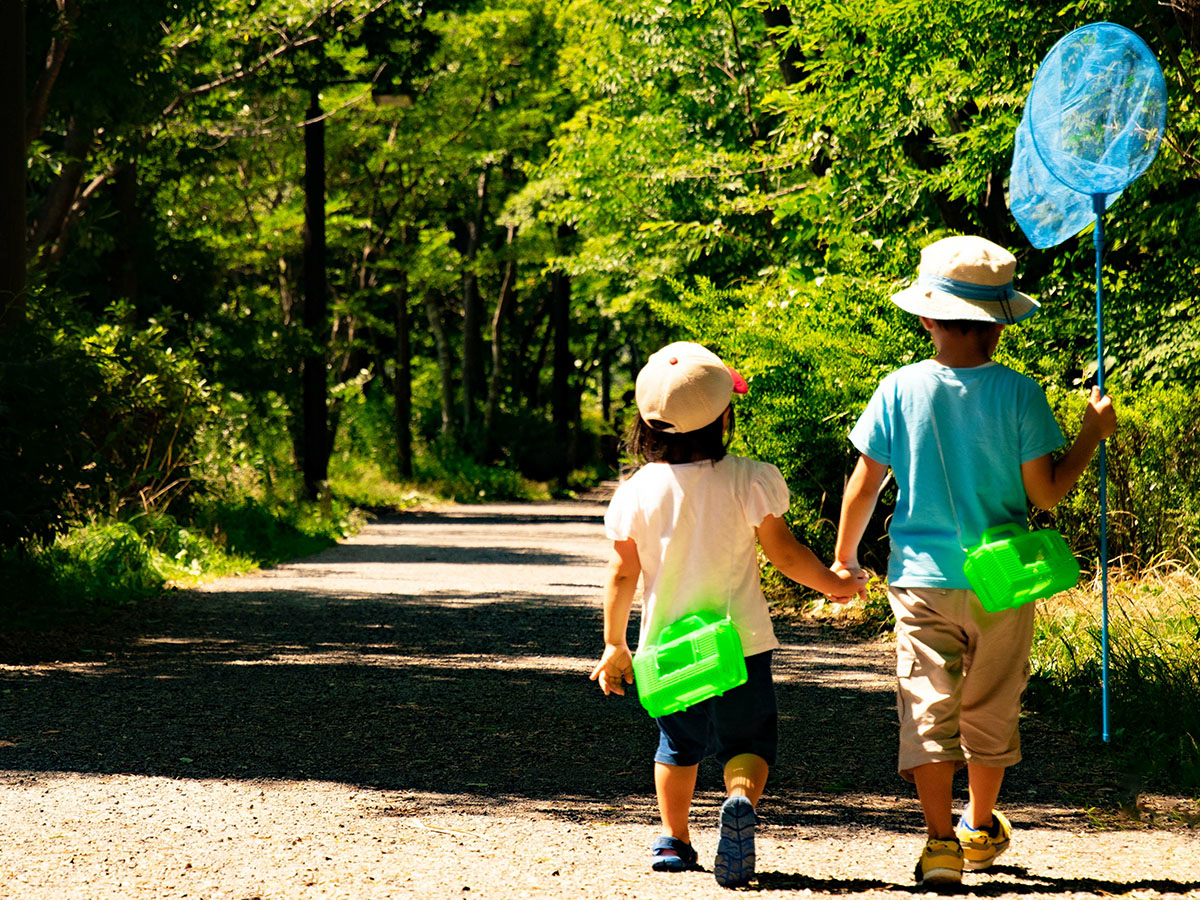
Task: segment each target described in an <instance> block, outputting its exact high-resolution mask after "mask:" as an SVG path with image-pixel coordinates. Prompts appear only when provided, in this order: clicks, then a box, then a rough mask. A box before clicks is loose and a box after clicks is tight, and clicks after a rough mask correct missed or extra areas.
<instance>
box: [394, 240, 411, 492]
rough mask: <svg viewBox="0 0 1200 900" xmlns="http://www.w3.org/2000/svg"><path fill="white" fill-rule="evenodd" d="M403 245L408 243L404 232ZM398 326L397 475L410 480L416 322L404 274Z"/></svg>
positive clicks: (398, 287) (396, 305) (396, 312)
mask: <svg viewBox="0 0 1200 900" xmlns="http://www.w3.org/2000/svg"><path fill="white" fill-rule="evenodd" d="M401 234H402V236H401V243H402V244H403V242H404V237H403V231H402V233H401ZM393 302H394V316H395V318H394V322H395V325H396V383H395V385H394V388H393V390H394V394H395V397H394V410H395V411H394V416H395V423H396V474H397V475H398V476H399V477H400V479H401V480H402V481H403V480H408V479H410V478H412V476H413V458H412V457H413V454H412V334H411V331H412V322H411V321H410V316H409V313H408V273H407V272H404V271H401V272H400V283H399V284H397V285H396V293H395V295H394V300H393Z"/></svg>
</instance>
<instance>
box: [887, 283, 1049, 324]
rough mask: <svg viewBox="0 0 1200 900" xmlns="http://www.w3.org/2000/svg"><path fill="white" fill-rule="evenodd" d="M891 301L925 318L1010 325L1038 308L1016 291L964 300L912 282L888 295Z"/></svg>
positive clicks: (1032, 313)
mask: <svg viewBox="0 0 1200 900" xmlns="http://www.w3.org/2000/svg"><path fill="white" fill-rule="evenodd" d="M892 302H893V303H895V304H896V305H897V306H898V307H900V308H901V309H902V310H904V311H905V312H910V313H912V314H913V315H917V316H925V318H927V319H953V320H965V321H969V322H999V323H1001V324H1003V325H1013V324H1015V323H1017V322H1023V321H1024V320H1025V319H1028V318H1029V317H1030V316H1032V315H1034V314H1035V313H1037V311H1038V310H1039V309H1041V308H1042V307H1041V304H1040V303H1038V302H1037V301H1036V300H1034V299H1033V298H1032V297H1030V296H1029V295H1028V294H1022V293H1021V292H1020V291H1013V295H1012V297H1010V298H1009V299H1008V300H1004V301H1001V300H966V299H964V298H962V297H956V296H955V295H954V294H950V293H947V292H946V291H939V290H937V289H930V288H926V287H921V286H920V285H916V284H914V285H912V286H911V287H907V288H905V289H904V290H902V291H898V292H897V293H895V294H892Z"/></svg>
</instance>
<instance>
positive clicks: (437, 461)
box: [415, 445, 550, 503]
mask: <svg viewBox="0 0 1200 900" xmlns="http://www.w3.org/2000/svg"><path fill="white" fill-rule="evenodd" d="M415 469H416V472H415V474H416V480H417V482H418V484H420V485H421V488H422V489H423V490H426V491H429V492H430V493H433V494H435V495H437V496H439V497H444V498H446V499H449V500H455V501H458V502H459V503H492V502H495V501H499V500H548V499H549V497H550V494H549V491H548V489H547V488H546V486H545V485H544V484H540V483H538V482H535V481H530V480H529V479H527V478H525V477H523V476H522V475H521V474H520V473H518V472H515V471H513V470H512V469H510V468H507V467H504V466H491V465H486V464H484V463H480V462H477V461H476V460H475V459H474V458H472V457H471V456H470V455H468V454H464V453H462V452H461V451H459V450H458V449H457V448H455V447H453V446H446V445H443V446H433V447H430V448H429V449H428V451H427V452H425V453H424V454H421V455H419V456H418V457H417V461H416V465H415Z"/></svg>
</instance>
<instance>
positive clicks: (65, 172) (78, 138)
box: [7, 0, 94, 256]
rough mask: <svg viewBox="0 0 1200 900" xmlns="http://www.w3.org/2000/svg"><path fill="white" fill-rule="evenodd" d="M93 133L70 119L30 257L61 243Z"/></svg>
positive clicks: (29, 251)
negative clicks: (60, 159)
mask: <svg viewBox="0 0 1200 900" xmlns="http://www.w3.org/2000/svg"><path fill="white" fill-rule="evenodd" d="M7 2H11V0H7ZM93 136H94V135H93V132H92V129H91V128H90V127H89V126H87V125H85V124H84V123H83V122H82V121H81V120H80V119H79V118H78V117H77V116H72V117H71V119H70V120H69V121H68V122H67V134H66V137H65V138H64V139H63V147H62V155H63V157H64V162H63V167H62V170H61V171H60V172H59V173H58V177H57V178H56V179H55V180H54V183H53V184H52V185H51V186H50V190H49V191H48V192H47V194H46V196H45V198H44V199H43V200H42V205H41V207H40V208H39V209H38V213H37V218H36V219H35V220H34V223H33V237H32V238H31V240H30V242H29V245H28V247H27V256H32V255H33V254H35V253H37V252H38V250H39V249H41V248H42V247H45V246H52V245H55V244H57V243H59V242H60V239H61V237H62V232H63V228H64V227H65V226H66V222H67V216H68V215H69V214H70V212H71V204H72V203H74V202H75V195H76V194H77V193H78V192H79V183H80V181H82V180H83V171H84V167H85V165H86V163H87V158H88V154H89V153H90V152H91V148H92V138H93ZM23 155H24V154H22V156H23Z"/></svg>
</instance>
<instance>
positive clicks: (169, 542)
mask: <svg viewBox="0 0 1200 900" xmlns="http://www.w3.org/2000/svg"><path fill="white" fill-rule="evenodd" d="M353 527H354V517H353V516H352V515H351V513H350V511H349V510H348V509H347V508H346V507H345V506H343V505H341V504H334V506H333V508H332V509H331V510H329V511H325V510H323V509H322V508H321V507H320V506H319V505H317V504H303V503H266V502H261V501H255V500H251V499H243V500H240V501H238V502H236V503H232V504H230V503H226V502H222V501H215V500H212V499H208V500H206V501H205V502H203V503H201V504H199V505H197V507H196V508H195V509H194V516H193V518H192V520H191V521H189V522H181V521H179V520H177V519H175V518H174V517H172V516H170V515H168V514H166V513H161V512H159V513H136V514H134V515H132V516H130V517H129V518H128V519H125V520H107V521H102V520H92V521H89V522H87V523H84V524H82V525H80V526H78V527H75V528H73V529H71V530H70V531H67V532H65V533H64V534H61V535H59V536H58V537H57V538H55V539H54V540H53V541H51V542H48V543H47V542H38V541H28V542H26V543H25V544H23V545H22V546H20V547H12V548H7V549H4V550H3V551H0V580H3V583H4V584H5V585H6V590H5V592H4V595H3V599H2V600H0V614H2V615H3V617H4V621H5V623H6V627H7V628H21V627H61V626H62V625H66V624H69V623H70V621H71V620H72V619H76V618H87V619H92V618H95V617H96V616H97V615H102V614H103V613H104V612H105V611H110V610H113V609H117V608H120V607H123V606H128V605H131V604H134V603H137V602H138V601H140V600H144V599H146V598H148V597H152V596H155V595H157V594H159V593H161V592H162V591H164V590H166V589H168V588H170V587H180V586H186V585H190V584H195V583H197V582H199V581H201V580H203V579H207V578H214V577H218V576H222V575H231V574H237V573H240V572H246V571H250V570H252V569H255V568H257V567H259V566H264V565H272V564H275V563H279V562H282V561H284V560H288V559H295V558H298V557H302V556H308V555H311V554H313V553H316V552H318V551H319V550H322V549H324V548H325V547H328V546H329V545H330V544H332V543H334V542H335V541H336V540H338V539H339V538H342V537H345V536H346V535H347V534H349V532H350V530H351V529H352V528H353Z"/></svg>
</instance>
